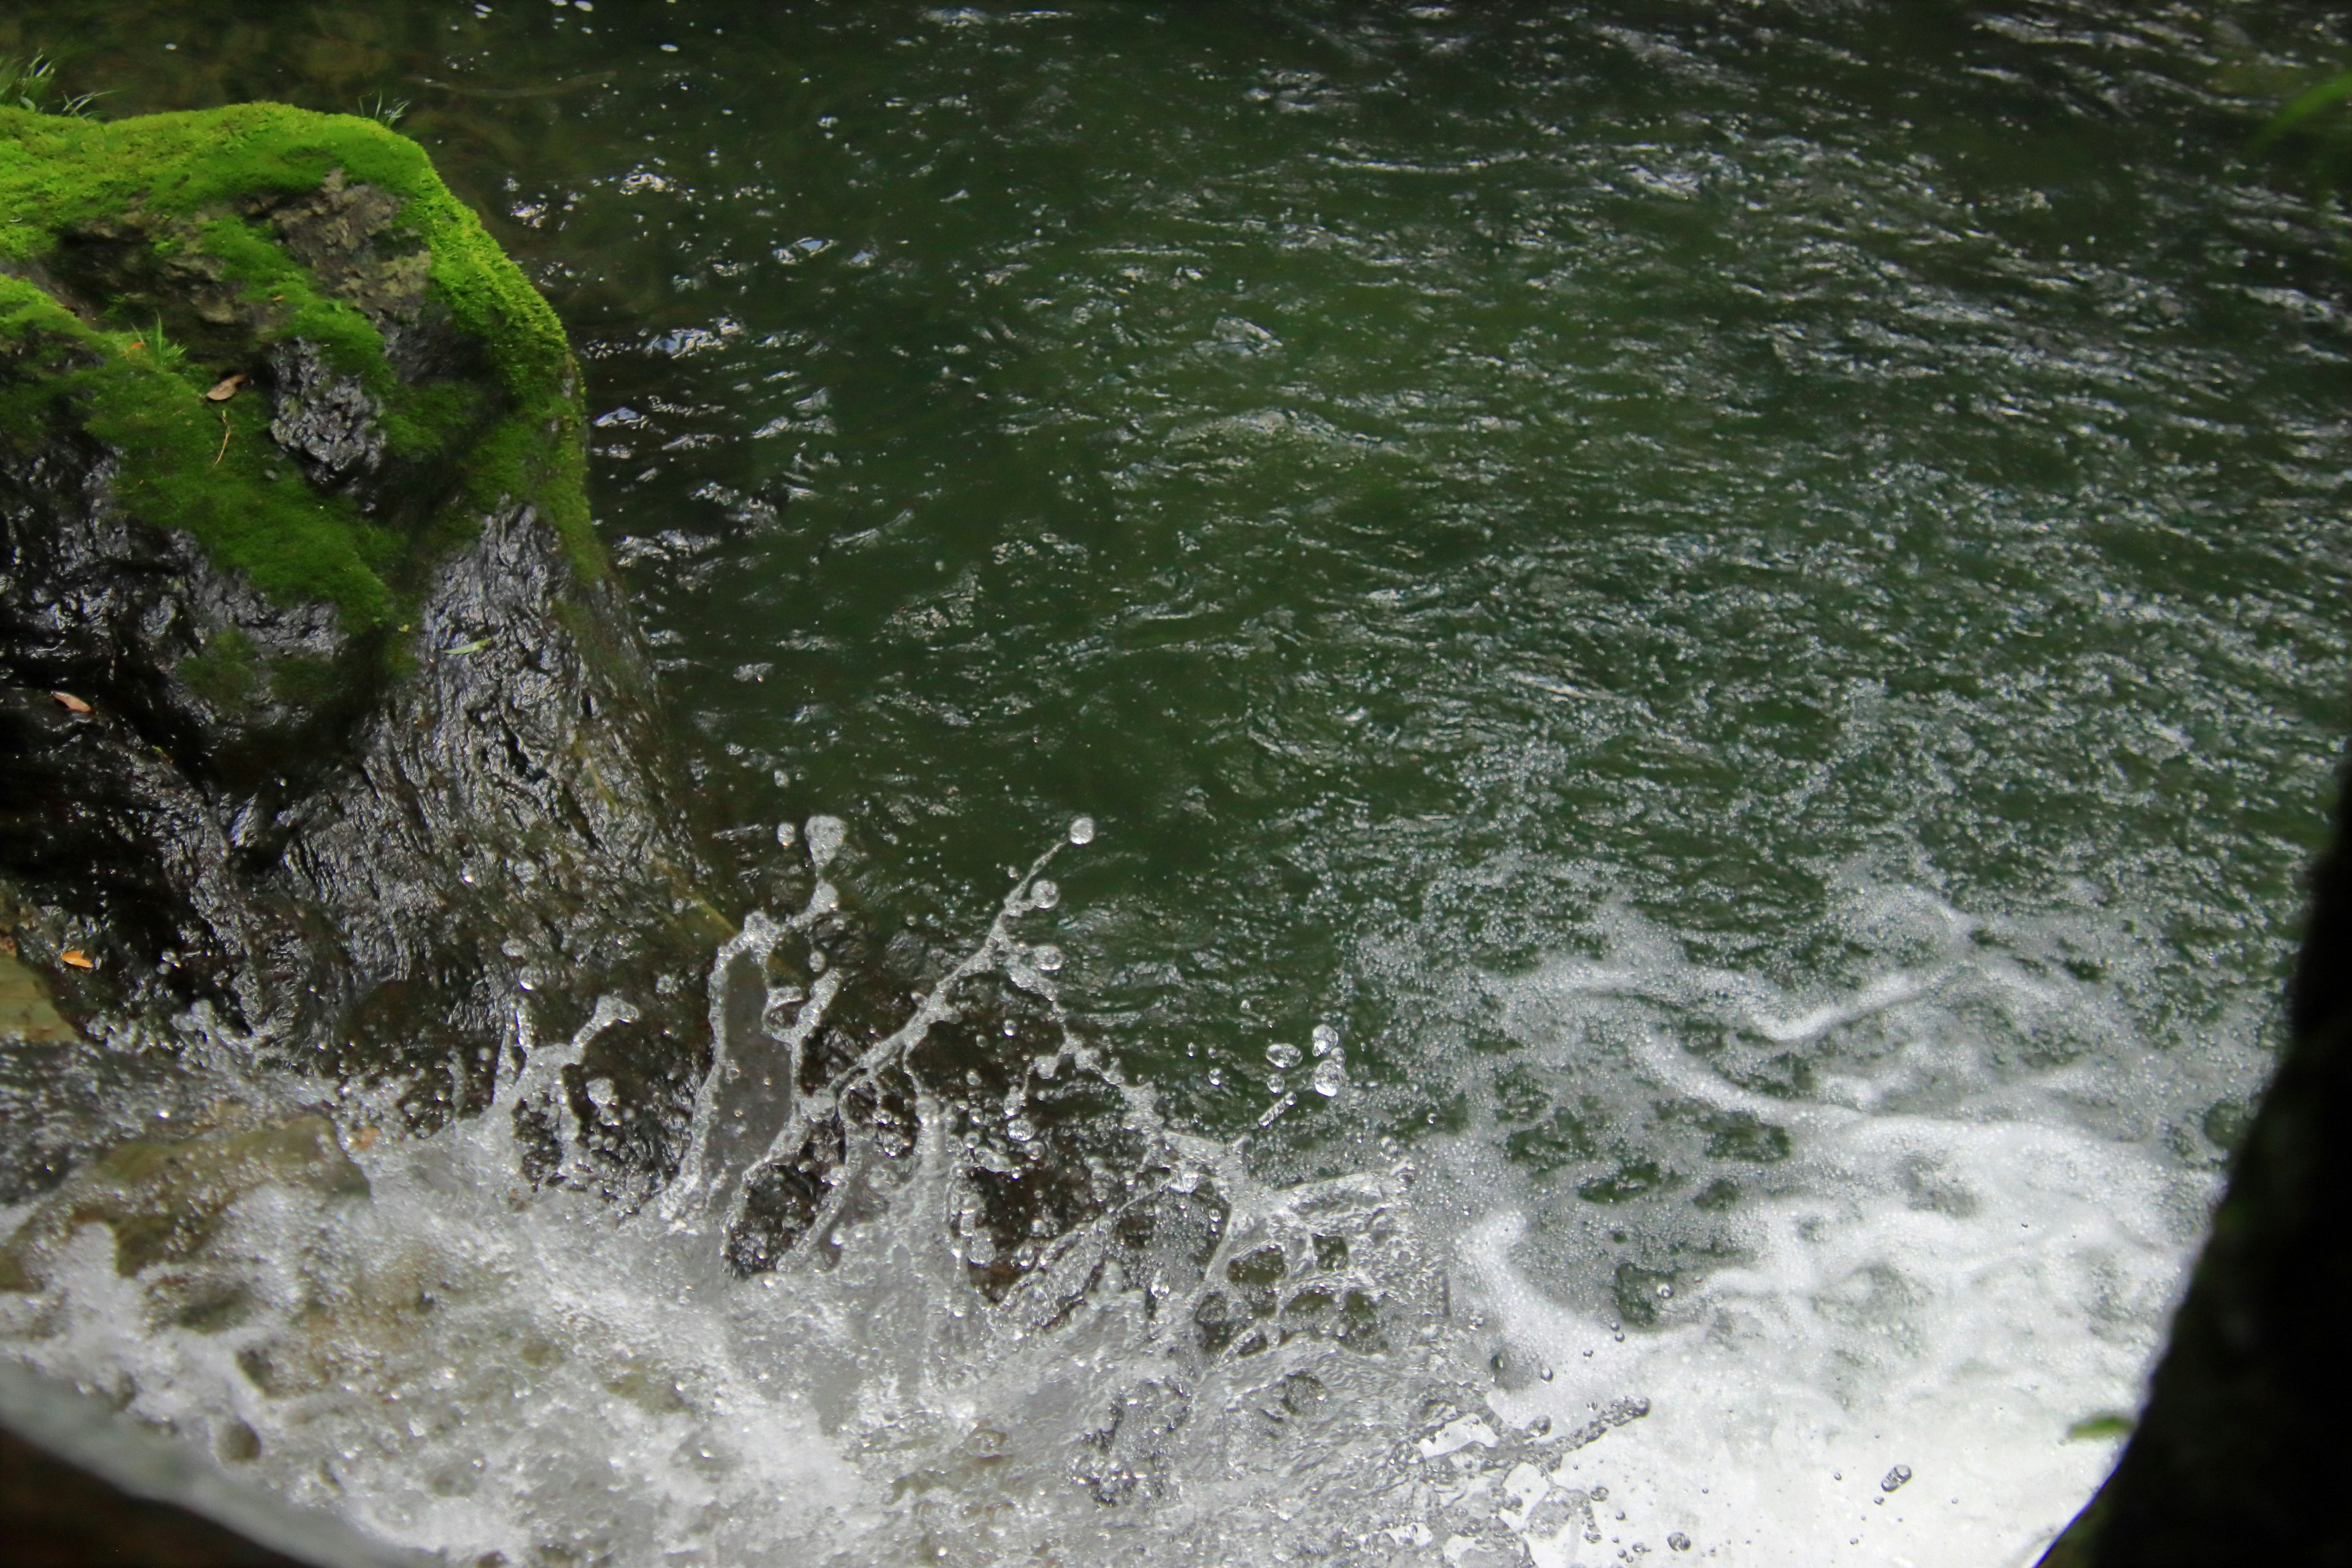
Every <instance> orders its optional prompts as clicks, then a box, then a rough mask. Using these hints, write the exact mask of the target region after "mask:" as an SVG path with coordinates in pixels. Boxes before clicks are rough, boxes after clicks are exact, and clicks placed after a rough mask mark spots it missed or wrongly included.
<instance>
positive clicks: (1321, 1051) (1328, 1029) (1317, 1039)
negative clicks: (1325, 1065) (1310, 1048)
mask: <svg viewBox="0 0 2352 1568" xmlns="http://www.w3.org/2000/svg"><path fill="white" fill-rule="evenodd" d="M1308 1038H1309V1039H1310V1040H1312V1041H1313V1043H1314V1046H1315V1054H1316V1055H1317V1056H1318V1057H1328V1056H1329V1055H1330V1054H1331V1052H1332V1049H1333V1047H1337V1046H1338V1045H1339V1030H1337V1029H1335V1028H1333V1027H1332V1026H1330V1025H1328V1024H1318V1025H1316V1026H1315V1032H1314V1034H1312V1035H1311V1036H1309V1037H1308Z"/></svg>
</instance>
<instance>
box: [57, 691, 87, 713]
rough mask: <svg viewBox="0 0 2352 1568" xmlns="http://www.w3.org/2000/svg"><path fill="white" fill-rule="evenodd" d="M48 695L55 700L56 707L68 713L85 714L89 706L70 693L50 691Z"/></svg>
mask: <svg viewBox="0 0 2352 1568" xmlns="http://www.w3.org/2000/svg"><path fill="white" fill-rule="evenodd" d="M49 695H50V696H51V697H54V698H56V699H57V701H58V707H60V708H62V709H64V710H66V711H67V712H68V713H87V712H89V703H87V702H84V701H83V700H81V699H80V698H79V697H76V696H75V695H74V694H73V693H72V692H70V691H52V692H50V693H49Z"/></svg>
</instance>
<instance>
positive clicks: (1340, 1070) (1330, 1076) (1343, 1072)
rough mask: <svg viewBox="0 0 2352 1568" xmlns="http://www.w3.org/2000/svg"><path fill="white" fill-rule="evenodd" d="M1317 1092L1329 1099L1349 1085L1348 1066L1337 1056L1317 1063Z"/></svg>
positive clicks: (1315, 1080)
mask: <svg viewBox="0 0 2352 1568" xmlns="http://www.w3.org/2000/svg"><path fill="white" fill-rule="evenodd" d="M1314 1082H1315V1092H1316V1093H1318V1094H1319V1095H1321V1096H1322V1097H1323V1098H1324V1099H1326V1100H1328V1099H1330V1098H1331V1097H1332V1096H1333V1095H1336V1094H1338V1093H1339V1091H1340V1090H1341V1089H1345V1088H1347V1087H1348V1068H1347V1067H1346V1065H1345V1064H1344V1063H1342V1062H1341V1061H1340V1060H1339V1058H1337V1057H1325V1058H1323V1059H1322V1060H1321V1061H1319V1062H1317V1063H1316V1064H1315V1079H1314Z"/></svg>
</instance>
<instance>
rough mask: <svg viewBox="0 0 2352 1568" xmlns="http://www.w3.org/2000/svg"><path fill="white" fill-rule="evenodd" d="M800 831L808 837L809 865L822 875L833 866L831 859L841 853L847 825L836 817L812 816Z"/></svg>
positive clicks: (847, 830)
mask: <svg viewBox="0 0 2352 1568" xmlns="http://www.w3.org/2000/svg"><path fill="white" fill-rule="evenodd" d="M802 831H803V832H804V833H806V834H807V835H808V848H809V864H810V866H812V867H813V868H815V870H816V871H817V872H818V874H819V875H822V874H823V873H824V868H826V867H827V866H830V865H832V864H833V858H834V857H835V855H838V854H840V853H841V846H842V844H843V842H844V841H845V839H847V838H848V837H849V825H848V824H847V823H845V822H844V821H842V820H841V818H839V817H837V816H812V817H810V818H809V819H808V826H806V827H805V828H803V829H802Z"/></svg>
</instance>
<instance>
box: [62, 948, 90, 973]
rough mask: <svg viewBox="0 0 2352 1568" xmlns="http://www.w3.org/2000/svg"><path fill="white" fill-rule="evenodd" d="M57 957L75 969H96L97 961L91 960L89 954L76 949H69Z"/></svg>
mask: <svg viewBox="0 0 2352 1568" xmlns="http://www.w3.org/2000/svg"><path fill="white" fill-rule="evenodd" d="M58 957H59V958H61V959H63V960H65V962H67V963H70V964H72V965H73V966H74V967H75V968H76V969H96V968H97V967H98V960H96V959H94V958H92V957H91V956H90V955H89V954H88V953H86V952H83V951H82V950H81V949H79V948H78V947H69V948H68V949H66V950H65V951H64V952H61V953H59V954H58Z"/></svg>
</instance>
